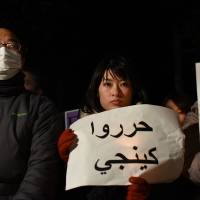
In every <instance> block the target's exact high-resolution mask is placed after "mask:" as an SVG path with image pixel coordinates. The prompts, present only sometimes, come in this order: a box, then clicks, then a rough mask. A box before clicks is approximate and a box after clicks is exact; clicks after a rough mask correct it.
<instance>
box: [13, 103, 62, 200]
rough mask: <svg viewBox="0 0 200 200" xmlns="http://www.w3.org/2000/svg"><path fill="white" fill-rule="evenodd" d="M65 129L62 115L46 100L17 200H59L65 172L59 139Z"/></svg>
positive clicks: (34, 130)
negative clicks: (58, 149)
mask: <svg viewBox="0 0 200 200" xmlns="http://www.w3.org/2000/svg"><path fill="white" fill-rule="evenodd" d="M63 128H64V126H63V124H62V119H61V116H59V117H58V114H57V112H56V110H55V108H54V106H53V105H52V104H51V103H50V102H49V103H48V102H46V101H45V100H44V102H43V103H41V105H40V106H39V111H38V116H37V119H36V121H35V123H34V127H33V131H32V143H31V146H30V157H29V160H28V165H27V171H26V174H25V176H24V179H23V181H22V183H21V185H20V187H19V189H18V191H17V193H16V194H15V195H14V196H13V200H33V199H35V200H57V196H56V195H58V194H57V192H58V190H59V188H58V187H60V185H61V183H60V182H61V174H60V173H61V169H62V167H61V161H60V159H59V156H58V152H57V139H58V136H59V134H60V133H61V130H63Z"/></svg>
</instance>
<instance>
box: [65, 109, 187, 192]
mask: <svg viewBox="0 0 200 200" xmlns="http://www.w3.org/2000/svg"><path fill="white" fill-rule="evenodd" d="M70 128H72V129H73V130H74V132H75V134H77V136H78V139H79V142H78V146H77V147H76V148H75V149H74V150H73V151H72V152H71V153H70V156H69V161H68V166H67V174H66V189H67V190H68V189H72V188H75V187H79V186H84V185H128V184H130V183H129V181H128V179H129V177H130V176H141V177H143V178H145V179H146V180H147V181H148V182H149V183H161V182H170V181H173V180H175V179H176V178H177V177H178V176H179V175H180V174H181V171H182V168H183V162H184V158H183V157H184V145H183V143H184V135H183V133H182V131H181V129H180V127H179V124H178V120H177V115H176V113H175V112H174V111H172V110H170V109H168V108H165V107H161V106H153V105H134V106H128V107H123V108H117V109H113V110H110V111H105V112H101V113H98V114H93V115H89V116H87V117H84V118H82V119H80V120H78V121H76V122H75V123H73V124H72V125H71V127H70Z"/></svg>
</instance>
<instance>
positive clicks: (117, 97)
mask: <svg viewBox="0 0 200 200" xmlns="http://www.w3.org/2000/svg"><path fill="white" fill-rule="evenodd" d="M132 96H133V89H132V86H131V82H130V81H127V80H122V79H120V78H119V77H117V76H114V75H113V74H112V72H111V71H106V72H105V73H104V76H103V78H102V80H101V83H100V85H99V101H100V104H101V106H102V107H103V109H104V110H111V109H114V108H119V107H124V106H130V105H131V103H132Z"/></svg>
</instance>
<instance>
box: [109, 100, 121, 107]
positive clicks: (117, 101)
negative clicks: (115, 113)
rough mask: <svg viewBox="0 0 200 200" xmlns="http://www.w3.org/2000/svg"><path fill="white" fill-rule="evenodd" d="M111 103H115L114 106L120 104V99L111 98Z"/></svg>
mask: <svg viewBox="0 0 200 200" xmlns="http://www.w3.org/2000/svg"><path fill="white" fill-rule="evenodd" d="M111 103H112V104H113V105H116V106H119V105H121V101H120V100H113V101H111Z"/></svg>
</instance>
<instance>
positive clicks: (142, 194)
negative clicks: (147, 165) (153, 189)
mask: <svg viewBox="0 0 200 200" xmlns="http://www.w3.org/2000/svg"><path fill="white" fill-rule="evenodd" d="M129 182H131V183H132V184H131V185H129V186H128V191H127V197H126V200H145V199H147V197H148V196H149V193H150V185H149V184H148V183H147V182H146V180H145V179H143V178H141V177H133V176H131V177H130V178H129Z"/></svg>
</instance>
